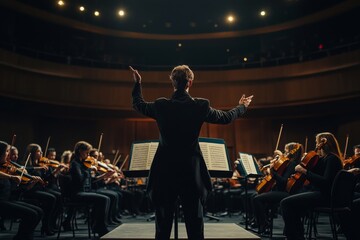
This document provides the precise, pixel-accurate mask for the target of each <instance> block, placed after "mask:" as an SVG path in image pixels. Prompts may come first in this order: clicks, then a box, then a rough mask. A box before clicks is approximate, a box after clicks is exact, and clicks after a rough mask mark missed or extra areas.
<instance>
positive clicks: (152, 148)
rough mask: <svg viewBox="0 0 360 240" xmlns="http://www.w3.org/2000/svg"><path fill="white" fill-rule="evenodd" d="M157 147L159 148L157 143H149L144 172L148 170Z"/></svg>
mask: <svg viewBox="0 0 360 240" xmlns="http://www.w3.org/2000/svg"><path fill="white" fill-rule="evenodd" d="M158 146H159V143H158V142H151V143H150V144H149V153H148V157H147V161H146V170H149V169H150V167H151V164H152V162H153V160H154V156H155V153H156V150H157V148H158Z"/></svg>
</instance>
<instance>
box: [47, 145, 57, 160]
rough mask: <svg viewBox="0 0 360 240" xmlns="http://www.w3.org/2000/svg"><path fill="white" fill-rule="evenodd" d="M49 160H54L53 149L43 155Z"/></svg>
mask: <svg viewBox="0 0 360 240" xmlns="http://www.w3.org/2000/svg"><path fill="white" fill-rule="evenodd" d="M45 156H46V157H47V158H48V159H50V160H56V150H55V148H49V149H48V150H47V153H46V155H45Z"/></svg>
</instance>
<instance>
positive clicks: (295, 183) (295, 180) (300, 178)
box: [286, 138, 327, 194]
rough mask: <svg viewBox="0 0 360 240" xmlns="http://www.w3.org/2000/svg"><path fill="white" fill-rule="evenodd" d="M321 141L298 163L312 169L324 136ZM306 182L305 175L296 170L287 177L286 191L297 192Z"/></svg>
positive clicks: (322, 144)
mask: <svg viewBox="0 0 360 240" xmlns="http://www.w3.org/2000/svg"><path fill="white" fill-rule="evenodd" d="M320 141H321V142H320V143H319V144H318V145H317V146H316V148H315V150H313V151H310V152H308V153H306V155H304V157H303V158H302V159H301V162H300V165H301V166H302V167H303V168H305V169H307V170H312V169H313V168H314V167H315V166H316V164H317V163H318V161H319V155H318V153H317V151H318V150H320V149H321V148H322V147H323V146H324V145H325V144H326V141H327V140H326V138H322V139H321V140H320ZM305 182H306V176H305V174H303V173H300V172H297V173H295V174H293V175H291V177H290V178H289V179H288V181H287V184H286V191H287V192H288V193H290V194H293V193H295V192H297V191H298V190H299V189H301V187H302V186H303V185H304V183H305Z"/></svg>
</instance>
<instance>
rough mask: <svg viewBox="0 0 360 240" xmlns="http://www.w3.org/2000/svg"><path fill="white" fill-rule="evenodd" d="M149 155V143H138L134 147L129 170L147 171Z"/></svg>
mask: <svg viewBox="0 0 360 240" xmlns="http://www.w3.org/2000/svg"><path fill="white" fill-rule="evenodd" d="M148 155H149V143H137V144H134V145H133V150H132V155H131V162H130V166H129V170H144V169H146V163H147V159H145V158H147V156H148Z"/></svg>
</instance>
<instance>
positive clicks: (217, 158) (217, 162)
mask: <svg viewBox="0 0 360 240" xmlns="http://www.w3.org/2000/svg"><path fill="white" fill-rule="evenodd" d="M199 144H200V149H201V152H202V153H203V156H204V160H205V163H206V167H207V168H208V169H209V170H216V171H228V170H229V165H228V160H227V155H226V150H225V145H224V144H219V143H209V142H200V143H199Z"/></svg>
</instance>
